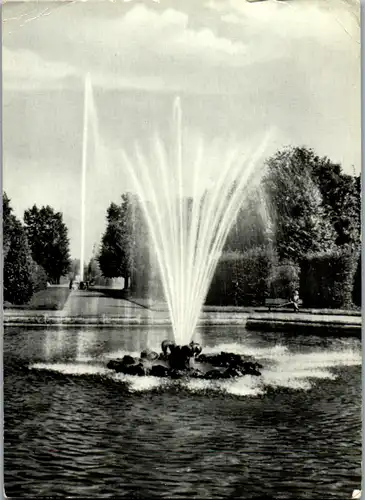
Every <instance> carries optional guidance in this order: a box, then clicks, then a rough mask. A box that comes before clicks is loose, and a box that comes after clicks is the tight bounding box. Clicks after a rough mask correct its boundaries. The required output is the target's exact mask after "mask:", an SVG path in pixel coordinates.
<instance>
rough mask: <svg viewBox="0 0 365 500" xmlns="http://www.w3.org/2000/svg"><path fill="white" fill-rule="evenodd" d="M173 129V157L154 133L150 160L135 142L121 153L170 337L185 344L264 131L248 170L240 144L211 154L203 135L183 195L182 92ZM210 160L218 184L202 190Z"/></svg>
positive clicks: (259, 151)
mask: <svg viewBox="0 0 365 500" xmlns="http://www.w3.org/2000/svg"><path fill="white" fill-rule="evenodd" d="M173 131H174V140H173V143H174V144H173V154H172V161H171V160H170V161H169V155H168V154H167V151H166V148H165V146H164V144H163V142H162V141H161V140H160V139H159V137H157V136H156V137H155V138H154V141H153V144H152V146H153V149H152V151H151V155H150V161H148V158H147V157H146V156H145V154H144V153H143V152H142V150H141V148H140V147H139V145H138V144H136V146H135V156H134V157H130V156H129V155H128V154H127V153H126V152H125V151H123V152H122V154H123V160H124V163H125V164H126V166H127V168H128V171H129V173H130V176H131V178H132V180H133V183H134V187H135V191H136V193H137V195H138V198H139V201H140V203H141V206H142V209H143V212H144V216H145V218H146V221H147V224H148V228H149V231H150V235H151V239H152V242H153V245H154V250H155V252H156V257H157V262H158V267H159V271H160V274H161V280H162V284H163V288H164V293H165V297H166V301H167V305H168V309H169V314H170V318H171V323H172V328H173V333H174V337H175V341H176V342H177V343H178V344H187V343H188V342H189V341H190V340H191V338H192V336H193V334H194V331H195V328H196V325H197V322H198V320H199V315H200V312H201V309H202V306H203V304H204V300H205V297H206V295H207V293H208V290H209V285H210V283H211V280H212V278H213V274H214V271H215V268H216V265H217V262H218V259H219V257H220V255H221V252H222V249H223V246H224V243H225V240H226V238H227V235H228V232H229V230H230V228H231V226H232V224H233V222H234V221H235V218H236V216H237V213H238V211H239V209H240V208H241V206H242V197H241V195H242V192H243V188H244V187H248V186H249V185H251V184H252V182H255V181H258V180H259V177H260V176H259V175H257V171H255V167H256V165H257V162H258V160H259V159H260V158H261V156H262V154H263V152H264V150H265V148H266V144H267V142H268V139H269V134H267V136H266V137H265V140H264V141H263V142H262V143H261V145H260V146H259V147H258V148H256V150H255V151H254V152H253V153H252V155H251V156H250V157H249V160H248V162H247V164H246V165H245V168H242V166H243V164H244V162H243V158H242V155H241V152H240V148H239V147H227V146H226V147H225V148H222V147H221V148H220V149H219V150H218V151H213V153H211V155H209V154H207V153H205V151H204V145H203V143H202V141H200V142H199V143H198V145H197V147H196V148H195V149H196V155H195V162H194V165H193V171H192V172H191V176H190V179H191V180H192V186H191V187H192V194H191V196H190V197H189V198H188V197H187V189H186V188H187V186H185V185H184V182H183V173H184V167H185V169H186V168H188V166H189V167H190V163H189V164H188V162H187V161H186V155H185V152H186V147H185V146H186V143H185V142H184V148H183V142H182V141H183V137H184V141H185V135H184V134H183V126H182V111H181V101H180V98H176V99H175V101H174V104H173ZM212 149H214V147H213V145H211V146H210V151H211V150H212ZM183 153H184V155H183ZM170 158H171V156H170ZM213 163H216V166H218V168H219V171H218V172H217V175H216V177H215V182H214V184H212V185H211V186H210V188H209V189H207V188H206V187H205V188H204V189H202V181H204V180H206V179H204V172H203V171H202V166H203V165H205V167H206V166H207V165H209V166H210V165H213ZM154 167H155V168H154ZM254 173H255V174H256V175H253V174H254ZM259 173H260V172H259Z"/></svg>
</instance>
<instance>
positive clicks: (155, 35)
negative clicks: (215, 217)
mask: <svg viewBox="0 0 365 500" xmlns="http://www.w3.org/2000/svg"><path fill="white" fill-rule="evenodd" d="M86 74H89V75H90V79H91V82H92V93H90V95H89V105H88V108H87V109H88V113H87V124H88V132H89V133H88V136H87V137H88V143H87V144H88V147H87V175H86V179H87V182H86V205H85V211H86V233H85V251H86V257H87V258H89V257H90V256H91V252H92V248H93V245H94V244H96V245H98V244H99V243H100V239H101V235H102V233H103V231H104V230H105V215H106V209H107V206H108V205H109V204H110V202H111V201H115V202H118V201H119V200H120V196H121V194H122V193H123V192H125V191H127V190H130V189H131V188H132V184H131V178H130V174H129V172H128V171H127V169H126V168H125V164H124V162H123V156H122V154H121V150H122V149H124V150H127V151H132V147H133V146H134V144H135V142H136V141H137V142H139V143H141V144H142V145H143V147H145V148H147V146H148V145H149V144H150V143H151V142H153V140H154V139H153V138H154V137H155V135H156V134H158V135H159V136H160V137H161V138H162V140H163V141H164V142H165V143H166V148H167V149H168V148H169V146H170V145H171V137H172V135H171V131H172V127H173V119H172V117H173V113H172V108H173V102H174V99H175V98H176V96H178V95H179V96H180V97H181V105H182V124H183V125H182V127H183V131H184V134H185V135H184V137H185V136H186V137H190V138H191V141H190V142H188V140H187V139H186V141H185V143H184V144H185V145H186V146H185V147H186V154H185V163H184V165H183V167H184V174H185V178H186V179H188V178H189V177H190V176H191V172H192V164H193V163H192V162H193V157H194V144H195V143H194V141H193V139H194V138H195V139H196V138H198V137H202V138H203V140H204V142H205V144H207V148H208V149H209V148H210V146H209V145H210V144H212V143H215V142H216V141H218V143H219V144H222V145H221V146H220V147H221V151H220V152H219V155H220V156H219V158H221V157H222V158H223V157H224V155H225V154H226V151H227V152H229V148H230V144H231V142H230V141H234V143H235V144H239V145H240V147H242V149H245V148H248V149H250V148H252V147H253V148H255V147H256V146H255V145H256V144H258V143H259V142H260V140H261V137H263V136H264V134H265V133H266V132H267V130H268V129H271V128H274V135H273V137H272V138H271V140H270V143H269V144H268V146H267V150H266V153H265V154H266V157H267V156H270V155H271V154H273V153H274V152H275V151H276V150H278V149H279V148H281V147H284V146H287V145H306V146H308V147H312V148H313V149H314V150H315V151H316V152H317V153H318V154H320V155H325V156H328V157H329V158H330V159H331V160H333V161H335V162H340V163H341V164H342V168H343V170H344V172H346V173H351V174H354V173H356V174H358V173H359V172H360V170H361V163H360V152H361V137H360V107H361V106H360V103H361V100H360V28H359V2H358V1H357V0H287V1H278V0H266V1H262V2H254V3H251V2H247V1H246V0H159V1H157V0H145V1H137V0H129V1H123V0H114V1H108V0H99V1H95V0H94V1H91V0H86V1H81V0H80V1H79V0H75V1H72V0H71V1H64V0H63V1H51V2H46V1H42V0H40V1H38V2H32V1H26V2H15V1H12V0H8V1H7V2H6V3H5V4H4V5H3V185H4V190H5V191H6V192H7V195H8V196H9V198H10V199H11V204H12V206H13V208H14V212H15V214H16V215H17V216H19V217H20V218H22V217H23V213H24V210H25V209H27V208H29V207H31V206H32V205H33V204H37V205H38V206H42V205H47V204H49V205H51V206H52V207H53V208H54V209H55V210H57V211H62V212H63V215H64V220H65V222H66V224H67V226H68V228H69V236H70V248H71V254H72V257H74V258H78V257H79V256H80V213H81V209H80V207H81V203H80V189H81V165H82V146H83V130H84V123H85V122H84V94H85V92H84V88H85V75H86ZM214 141H215V142H214ZM225 148H226V149H225ZM155 159H156V158H155V157H154V156H153V155H152V154H151V155H150V157H149V165H150V168H151V172H153V169H154V168H155V163H154V161H155ZM213 163H215V165H216V167H215V168H219V167H217V165H218V164H219V161H215V162H210V161H206V162H205V163H204V172H203V174H204V175H205V177H210V179H211V181H212V179H213V181H214V176H215V174H216V170H214V168H213ZM257 168H258V169H262V168H263V161H262V163H259V164H258V165H257Z"/></svg>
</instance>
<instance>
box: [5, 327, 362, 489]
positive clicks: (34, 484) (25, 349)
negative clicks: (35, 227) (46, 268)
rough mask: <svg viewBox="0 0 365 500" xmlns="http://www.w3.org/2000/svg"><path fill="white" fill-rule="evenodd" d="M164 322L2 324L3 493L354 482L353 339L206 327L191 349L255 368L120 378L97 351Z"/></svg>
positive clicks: (149, 337) (120, 349)
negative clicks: (235, 373) (216, 377)
mask: <svg viewBox="0 0 365 500" xmlns="http://www.w3.org/2000/svg"><path fill="white" fill-rule="evenodd" d="M167 337H171V332H170V331H169V329H168V328H166V329H165V328H161V327H159V328H157V327H154V328H147V327H122V328H104V329H96V328H87V327H85V328H83V329H81V328H78V329H73V328H62V327H60V328H53V329H43V328H39V329H25V328H11V327H8V328H5V332H4V417H5V431H4V440H5V442H4V476H5V492H6V494H7V495H8V496H11V497H25V498H28V497H41V496H72V497H81V496H82V497H96V498H98V497H100V498H111V497H119V498H121V497H126V498H131V497H133V498H142V497H143V498H144V497H148V498H151V497H158V498H194V497H195V498H232V497H236V498H255V497H262V495H269V496H272V497H273V498H280V499H281V498H282V499H287V498H293V499H294V498H296V499H301V498H312V499H315V498H318V499H323V498H333V499H344V498H350V497H351V493H352V491H353V489H355V488H360V485H361V404H362V402H361V392H362V391H361V343H360V341H359V340H358V339H349V338H347V339H334V338H331V337H328V338H323V337H316V336H306V337H304V336H298V335H295V333H293V335H288V334H286V335H284V334H283V335H281V334H278V333H275V334H268V333H259V332H248V331H246V330H245V329H243V328H239V327H205V328H204V329H200V330H199V331H198V332H197V335H196V340H197V341H198V342H200V343H201V344H202V345H203V346H204V350H203V352H220V351H221V350H226V351H231V352H236V353H242V354H249V355H252V356H254V357H255V358H256V359H257V360H258V361H259V362H260V363H261V364H262V365H263V366H264V369H263V370H262V377H256V378H255V377H250V376H245V377H242V378H240V379H237V380H225V381H222V380H221V381H202V380H194V381H190V382H181V381H177V380H175V381H171V380H169V381H167V380H166V379H157V378H153V377H144V378H143V377H132V376H125V375H121V374H115V373H114V372H112V371H110V370H107V369H106V364H107V362H108V361H109V360H110V359H113V358H117V357H121V356H123V355H124V354H126V353H132V354H135V355H136V354H137V353H138V352H140V351H141V350H142V349H144V348H146V347H150V348H152V349H155V350H160V349H159V346H160V344H161V341H162V340H163V339H165V338H167Z"/></svg>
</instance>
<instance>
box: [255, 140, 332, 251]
mask: <svg viewBox="0 0 365 500" xmlns="http://www.w3.org/2000/svg"><path fill="white" fill-rule="evenodd" d="M267 167H268V172H267V175H266V177H265V178H264V186H265V189H266V193H267V197H268V202H269V207H270V211H271V213H272V216H273V221H274V226H275V243H276V248H277V251H278V254H279V257H280V259H291V260H293V261H298V260H299V259H300V258H301V257H302V256H304V255H305V254H307V253H308V252H319V251H326V250H329V249H331V248H332V247H333V245H334V242H335V239H336V236H335V230H334V228H333V226H332V224H331V220H330V219H329V217H328V213H327V211H326V208H325V206H324V205H323V197H322V194H321V191H320V188H319V187H318V185H317V184H316V182H315V179H314V178H313V177H312V174H313V171H312V169H311V168H310V166H309V165H307V164H306V163H305V162H303V158H302V155H301V154H299V149H298V148H286V149H284V150H282V151H279V152H278V153H276V154H275V155H274V156H273V157H271V158H270V159H269V160H268V161H267Z"/></svg>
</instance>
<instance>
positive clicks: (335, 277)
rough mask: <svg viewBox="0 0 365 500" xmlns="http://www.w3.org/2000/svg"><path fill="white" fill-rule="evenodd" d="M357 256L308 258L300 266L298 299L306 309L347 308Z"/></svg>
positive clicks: (331, 254) (341, 252) (341, 254)
mask: <svg viewBox="0 0 365 500" xmlns="http://www.w3.org/2000/svg"><path fill="white" fill-rule="evenodd" d="M357 260H358V253H356V252H353V251H351V250H347V249H345V250H335V251H332V252H326V253H319V254H311V255H307V256H306V257H305V258H303V259H302V260H301V263H300V297H301V298H302V299H303V305H304V306H305V307H323V308H326V307H327V308H345V309H346V308H350V307H351V305H352V290H353V283H354V275H355V270H356V263H357Z"/></svg>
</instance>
